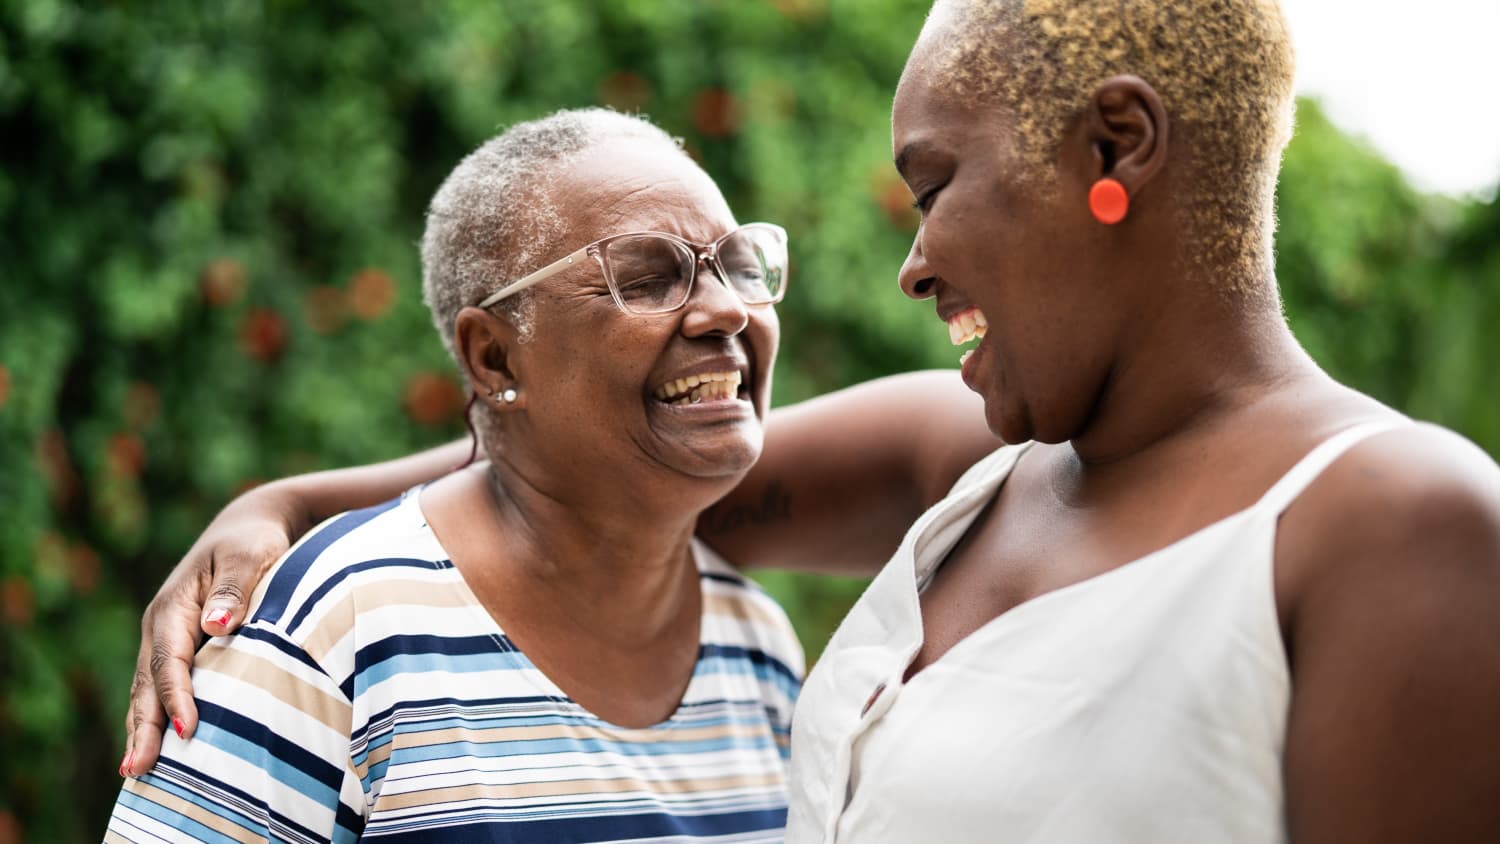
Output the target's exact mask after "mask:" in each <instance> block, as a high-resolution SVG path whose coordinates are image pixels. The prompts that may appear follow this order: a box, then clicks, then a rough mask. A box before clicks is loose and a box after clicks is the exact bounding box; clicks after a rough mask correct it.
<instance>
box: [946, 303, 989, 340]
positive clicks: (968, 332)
mask: <svg viewBox="0 0 1500 844" xmlns="http://www.w3.org/2000/svg"><path fill="white" fill-rule="evenodd" d="M989 324H990V323H989V320H987V319H985V317H984V312H983V311H981V310H979V309H978V308H967V309H965V310H964V311H963V312H962V313H960V314H958V315H957V316H954V317H953V318H952V319H950V320H948V339H949V340H950V341H951V342H952V343H953V345H955V346H962V345H963V344H965V343H967V342H969V341H970V340H973V339H974V338H975V337H981V338H982V337H984V335H985V332H986V331H988V330H989Z"/></svg>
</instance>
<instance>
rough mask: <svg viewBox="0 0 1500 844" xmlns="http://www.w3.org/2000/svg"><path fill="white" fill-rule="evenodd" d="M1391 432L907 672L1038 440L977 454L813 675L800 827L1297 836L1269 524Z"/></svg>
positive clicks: (934, 834)
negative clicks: (941, 576) (1327, 473)
mask: <svg viewBox="0 0 1500 844" xmlns="http://www.w3.org/2000/svg"><path fill="white" fill-rule="evenodd" d="M1390 427H1392V424H1391V423H1385V422H1381V423H1374V424H1369V425H1361V426H1357V427H1354V428H1351V429H1349V430H1346V431H1344V432H1342V433H1340V434H1338V435H1336V436H1334V437H1333V438H1331V439H1330V440H1328V441H1327V442H1324V443H1323V444H1322V445H1320V446H1318V447H1317V448H1316V449H1314V450H1313V451H1312V452H1311V453H1310V454H1308V455H1307V456H1306V457H1305V458H1303V459H1302V460H1301V462H1299V463H1298V464H1297V465H1296V466H1295V467H1293V468H1292V470H1291V471H1290V472H1288V473H1287V474H1286V475H1285V476H1284V477H1282V478H1281V480H1280V481H1278V482H1277V483H1276V484H1275V485H1274V486H1273V487H1272V488H1271V489H1270V491H1268V492H1267V493H1266V494H1265V496H1264V497H1262V498H1261V500H1260V501H1258V502H1257V503H1256V504H1255V505H1253V506H1252V507H1250V508H1249V509H1246V510H1242V511H1240V512H1238V513H1236V514H1234V515H1232V516H1229V517H1227V518H1225V519H1223V520H1221V521H1218V522H1215V523H1214V524H1212V525H1209V526H1208V527H1206V528H1204V529H1202V530H1200V531H1198V532H1196V533H1194V534H1191V535H1189V536H1187V537H1185V538H1184V539H1181V540H1179V541H1178V542H1175V543H1173V544H1172V545H1169V546H1167V547H1166V548H1163V549H1161V550H1159V551H1156V552H1154V553H1152V554H1148V555H1147V556H1145V557H1142V558H1140V559H1138V560H1134V561H1132V562H1130V563H1128V564H1126V565H1124V566H1121V567H1120V568H1117V569H1114V570H1111V571H1109V572H1107V573H1105V574H1102V575H1099V576H1097V577H1093V578H1090V579H1088V580H1084V581H1082V582H1079V583H1075V584H1072V585H1071V586H1067V587H1064V588H1062V589H1058V590H1056V591H1053V592H1048V593H1045V594H1043V595H1041V596H1039V597H1037V598H1034V599H1032V600H1030V601H1027V602H1025V603H1023V604H1021V605H1019V606H1017V607H1015V608H1014V609H1011V610H1009V611H1007V612H1005V613H1003V614H1002V615H1000V616H999V617H997V618H995V619H993V620H991V621H990V622H988V623H987V624H985V625H984V626H982V627H980V628H979V629H978V630H976V631H975V632H974V633H973V634H971V635H970V636H969V637H967V638H965V639H963V640H962V641H960V642H958V643H957V644H956V645H955V646H954V647H953V648H952V649H951V650H949V651H948V652H947V653H945V654H944V655H943V656H942V657H941V658H939V659H938V660H937V661H936V662H934V663H932V664H931V665H928V666H927V667H925V668H923V669H922V670H921V671H920V672H918V673H917V674H916V675H915V676H914V677H913V678H912V679H911V681H910V682H906V683H903V682H902V675H903V674H904V673H905V671H906V668H907V666H908V665H909V664H910V662H911V660H912V658H913V657H914V656H915V655H916V653H917V650H918V649H919V647H920V646H921V644H922V639H923V634H922V617H921V613H920V609H919V605H918V598H917V596H918V593H919V592H920V590H921V588H922V587H923V586H925V585H926V583H927V581H928V580H929V579H930V577H931V575H932V573H933V572H934V571H935V570H936V568H937V566H938V565H939V564H940V563H941V562H942V560H943V558H944V557H945V556H946V555H947V553H948V551H949V550H950V549H951V548H952V547H953V546H954V544H955V543H956V542H957V541H958V539H959V538H960V537H961V536H963V534H964V532H965V531H966V530H967V529H968V527H969V525H970V523H971V522H972V521H973V520H974V518H975V517H976V516H977V515H978V514H979V512H980V511H981V510H982V509H983V508H984V506H985V504H986V503H988V502H989V501H990V500H991V499H992V498H994V496H995V494H996V491H997V490H998V489H999V487H1000V484H1001V483H1003V482H1004V480H1005V478H1006V476H1007V475H1008V474H1009V473H1010V470H1011V468H1012V467H1013V466H1014V465H1015V463H1016V461H1017V459H1018V458H1019V457H1020V456H1021V454H1023V453H1024V452H1025V451H1026V449H1027V447H1028V446H1025V445H1022V446H1014V447H1008V448H1003V449H1000V450H999V451H997V452H995V453H994V454H992V455H990V456H989V457H987V458H985V459H984V460H982V461H980V462H979V463H978V464H976V465H975V466H974V467H973V468H972V469H970V470H969V471H968V472H967V473H966V474H965V475H964V477H963V478H961V479H960V480H959V482H958V484H957V485H955V486H954V488H953V491H952V492H951V493H950V494H949V495H948V497H947V498H946V499H944V500H943V501H942V502H940V503H939V504H938V505H937V506H935V507H933V508H932V509H931V510H929V511H928V512H927V513H926V514H925V515H923V516H922V518H921V519H919V520H918V521H917V523H916V524H914V525H913V526H912V528H911V530H910V531H908V533H907V535H906V539H905V540H904V541H903V542H902V544H901V547H900V549H899V550H897V552H896V555H895V557H894V558H893V559H892V560H891V562H890V563H889V564H887V566H886V567H885V569H884V570H883V571H882V572H881V573H880V575H879V576H878V577H876V578H875V580H874V582H872V583H871V584H870V587H869V589H868V591H866V592H865V594H864V596H863V597H861V598H860V600H859V602H858V603H857V604H855V606H854V609H853V610H852V611H851V612H850V613H849V617H848V618H846V619H845V620H844V622H843V624H842V625H841V626H840V627H839V630H838V632H837V633H835V634H834V637H833V640H832V641H831V642H830V643H829V645H828V650H827V651H826V652H824V654H823V657H822V658H821V659H820V660H819V661H818V663H817V666H816V667H815V668H814V669H813V671H812V673H811V674H810V675H809V676H808V678H807V682H806V685H805V687H804V689H803V692H802V698H801V700H800V701H798V704H797V711H796V714H795V716H794V718H793V723H792V782H791V792H792V798H791V800H792V802H791V809H790V815H789V818H788V827H787V841H788V842H790V844H811V842H824V844H834V842H837V843H838V844H870V842H901V844H916V842H936V843H937V844H964V842H978V841H985V842H1007V844H1012V843H1015V844H1019V842H1027V844H1030V843H1031V842H1038V843H1040V842H1046V844H1071V842H1079V844H1094V842H1131V844H1135V842H1140V844H1146V843H1147V842H1150V844H1167V843H1168V842H1191V843H1192V844H1201V842H1256V844H1260V842H1283V841H1286V840H1287V833H1286V828H1285V821H1284V810H1283V793H1282V770H1281V763H1282V750H1283V745H1284V740H1285V734H1286V720H1287V709H1288V704H1289V701H1290V696H1291V678H1290V674H1289V671H1288V667H1287V662H1286V657H1285V651H1284V650H1283V647H1282V641H1281V630H1280V626H1279V623H1278V619H1277V612H1276V600H1275V594H1274V589H1273V582H1272V559H1273V556H1274V544H1275V538H1276V522H1277V517H1278V516H1279V515H1280V514H1281V512H1282V510H1284V509H1285V508H1286V506H1287V505H1288V504H1289V503H1290V502H1291V501H1292V500H1293V499H1294V498H1296V496H1297V495H1298V494H1299V493H1300V492H1301V491H1302V490H1303V489H1304V488H1305V487H1306V486H1307V484H1308V483H1309V482H1310V481H1312V479H1313V478H1315V477H1316V476H1317V475H1318V474H1319V473H1320V472H1321V471H1322V470H1323V469H1324V468H1325V467H1326V466H1328V464H1330V463H1331V462H1333V460H1334V459H1335V458H1337V457H1338V456H1339V455H1340V454H1342V453H1343V452H1344V451H1345V450H1346V449H1348V448H1349V447H1350V446H1352V445H1354V444H1355V443H1356V442H1358V441H1360V440H1361V439H1364V438H1365V437H1367V436H1369V435H1371V434H1374V433H1377V432H1378V431H1382V430H1386V429H1388V428H1390Z"/></svg>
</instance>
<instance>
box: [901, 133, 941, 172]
mask: <svg viewBox="0 0 1500 844" xmlns="http://www.w3.org/2000/svg"><path fill="white" fill-rule="evenodd" d="M931 146H932V144H931V143H929V142H928V141H927V140H926V139H924V138H918V139H917V140H915V141H912V142H910V143H908V144H907V145H906V146H903V147H902V148H901V151H900V152H898V153H896V158H895V159H894V160H895V162H896V172H898V173H900V174H901V177H902V178H906V176H907V172H906V169H907V168H908V167H910V166H911V160H912V159H913V158H915V157H917V156H919V155H921V154H922V153H924V152H926V151H927V150H928V148H929V147H931Z"/></svg>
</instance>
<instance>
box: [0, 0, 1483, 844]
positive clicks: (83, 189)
mask: <svg viewBox="0 0 1500 844" xmlns="http://www.w3.org/2000/svg"><path fill="white" fill-rule="evenodd" d="M925 7H926V2H925V0H753V1H752V0H733V1H732V0H665V2H651V3H647V2H640V0H597V2H552V3H532V2H526V0H500V2H494V3H489V4H474V3H465V2H458V0H453V1H452V2H446V3H430V4H389V3H377V2H373V0H335V2H328V3H321V4H308V3H300V2H287V0H226V1H225V2H222V3H217V4H213V5H212V6H204V5H203V4H197V3H188V2H184V0H163V2H159V3H154V4H152V5H151V6H150V8H149V9H146V8H144V7H131V6H129V5H128V4H108V5H102V4H82V3H73V2H68V1H67V0H28V1H27V2H24V3H23V2H7V3H0V223H3V225H0V506H3V508H4V513H5V517H4V519H3V520H0V747H3V748H4V750H5V752H4V754H3V755H0V844H5V843H6V842H9V841H13V840H17V839H19V837H20V836H21V835H22V834H23V833H22V832H21V830H22V829H24V830H26V831H27V832H26V833H25V834H27V835H29V837H30V839H31V840H35V841H72V840H86V839H94V838H97V835H98V832H99V830H100V828H101V827H102V823H103V819H104V817H105V815H106V814H107V812H108V809H109V806H110V805H111V804H112V802H113V800H114V796H115V793H116V790H117V788H118V780H117V778H116V776H115V774H114V770H115V767H116V765H117V762H118V758H119V751H120V748H121V747H122V744H123V737H122V732H121V730H120V716H121V715H122V714H123V704H124V701H125V695H126V690H127V688H128V684H129V678H130V672H131V669H132V666H133V662H134V651H135V645H136V638H137V635H138V631H137V620H138V617H139V612H140V608H141V607H142V605H143V604H144V603H145V601H146V600H147V599H148V598H149V597H150V595H151V594H153V593H154V591H155V588H156V585H157V584H158V583H159V582H160V579H161V577H162V576H163V575H164V573H165V571H166V570H167V568H168V567H169V566H170V565H172V564H173V563H174V562H175V561H176V560H177V559H178V557H179V556H180V554H181V553H182V552H183V551H184V549H186V548H187V547H188V545H189V543H190V542H191V541H192V539H193V538H194V536H195V535H196V533H197V531H198V530H199V529H200V528H201V527H202V526H203V525H204V524H205V523H206V522H207V521H208V519H209V518H210V517H211V516H212V514H213V513H214V511H215V510H216V509H217V508H218V507H219V506H221V505H222V504H223V503H224V502H225V501H226V500H227V499H228V498H229V497H231V496H232V495H233V494H235V493H236V492H237V491H239V490H242V489H244V488H246V487H248V486H250V485H252V484H254V483H256V482H257V481H259V480H261V479H264V478H269V477H274V476H278V475H283V474H286V473H290V472H300V471H305V470H309V469H314V468H319V467H325V466H333V465H344V464H350V463H361V462H368V461H371V460H376V459H380V458H386V457H391V456H394V455H398V454H402V453H406V452H408V451H411V450H413V449H416V448H419V447H423V446H426V445H430V444H433V443H436V442H439V441H442V440H446V439H451V438H454V437H456V436H458V435H459V434H460V433H461V430H462V427H461V425H460V424H459V421H458V418H459V417H458V414H459V408H460V406H461V404H462V400H463V395H462V393H461V392H460V390H459V387H458V383H457V381H456V380H455V379H454V377H453V375H452V373H451V365H450V363H449V361H448V360H447V358H446V356H445V355H444V353H443V351H442V348H441V346H440V344H439V343H437V342H436V340H435V338H434V337H433V333H432V328H431V325H430V323H429V321H428V318H427V315H426V312H425V309H424V308H423V306H422V304H421V301H420V295H419V286H420V284H419V278H420V271H419V268H418V266H417V256H416V250H415V248H414V246H413V244H414V242H415V241H416V240H417V238H418V237H419V236H420V231H421V224H422V212H423V209H424V208H425V205H426V202H427V199H428V198H429V197H430V196H431V194H432V192H433V191H434V190H435V189H436V187H437V185H438V183H439V182H440V180H441V179H442V177H443V176H444V175H445V174H446V173H447V171H448V170H449V169H450V168H451V167H452V166H453V165H454V164H455V163H456V162H457V161H458V159H459V158H460V157H461V156H462V155H464V154H465V153H466V152H467V151H468V150H470V149H472V148H473V147H474V146H476V145H478V144H479V143H480V142H482V141H483V140H484V139H485V138H487V137H489V136H490V135H492V134H493V133H494V132H495V131H496V130H497V129H498V128H500V127H502V126H504V125H506V124H509V123H511V122H514V121H516V120H520V119H524V118H529V117H533V116H537V115H539V114H542V113H545V112H547V111H549V110H552V109H555V108H561V107H571V106H581V105H588V104H595V103H602V104H607V105H613V106H615V107H618V108H622V109H634V110H642V111H644V112H646V113H648V114H650V115H651V116H652V117H653V119H655V120H657V121H658V122H659V123H661V124H662V125H663V126H665V127H666V128H667V129H668V130H669V131H671V132H673V133H674V134H678V135H681V136H682V137H683V138H684V139H685V141H686V144H687V148H688V149H689V150H690V151H691V152H692V154H693V155H695V156H697V157H698V158H699V160H701V161H702V162H703V163H704V165H705V167H706V168H707V169H708V170H709V172H710V173H712V174H713V175H714V176H715V178H717V179H718V180H719V182H720V184H721V185H722V186H723V187H724V190H725V193H726V195H727V196H728V197H729V199H730V201H731V203H732V205H733V206H734V207H735V208H736V210H737V211H738V213H739V215H740V217H741V218H742V219H747V220H748V219H768V220H774V221H777V222H780V223H782V224H784V225H786V226H787V228H788V229H789V230H790V231H791V232H792V234H793V252H794V279H793V282H792V283H793V287H792V289H791V298H790V299H789V300H788V302H787V303H786V304H785V305H784V306H783V308H782V320H783V325H784V344H783V350H782V355H781V367H780V370H779V372H778V374H777V384H776V396H777V399H778V401H782V402H785V401H792V400H795V399H798V398H803V397H806V396H809V395H813V394H816V393H818V392H822V391H825V390H828V389H832V388H834V387H838V386H842V385H844V384H848V383H851V382H853V381H856V380H860V379H864V378H868V377H872V376H876V375H880V374H884V373H887V372H892V371H897V370H903V369H910V368H915V367H925V366H951V365H953V364H954V363H955V361H954V360H953V350H952V349H951V347H950V346H949V345H948V343H947V339H946V334H945V332H944V331H943V330H942V328H941V326H940V325H938V324H937V323H936V322H934V321H933V320H932V318H931V312H930V311H929V310H927V309H925V308H921V307H915V306H912V305H911V304H910V303H909V302H907V301H905V300H903V299H902V297H901V296H899V295H898V294H897V292H896V288H895V285H894V273H895V268H896V267H898V266H899V265H900V262H901V260H902V258H903V257H904V255H905V253H906V249H907V246H908V244H909V242H910V236H911V233H912V231H913V230H914V223H915V219H914V215H913V214H912V211H911V209H910V206H909V202H910V197H909V196H908V195H907V193H906V191H905V189H904V188H903V187H902V186H901V184H900V182H899V180H898V179H896V177H895V174H894V173H893V171H892V169H891V167H890V165H889V138H888V132H889V129H888V126H889V124H888V107H889V104H890V96H891V92H892V91H893V90H894V85H895V81H896V79H897V77H898V75H899V72H900V69H901V66H902V63H903V62H904V60H905V55H906V51H907V49H908V47H909V46H910V44H911V42H912V40H913V39H914V38H915V35H916V33H917V31H918V29H919V27H920V23H921V19H922V16H923V14H924V13H925ZM1281 203H1282V213H1281V219H1282V225H1281V235H1280V241H1279V248H1280V255H1281V273H1282V280H1283V283H1284V286H1285V290H1286V300H1287V307H1288V310H1289V312H1290V314H1291V316H1292V319H1293V323H1294V326H1295V327H1296V328H1297V330H1298V333H1299V335H1300V336H1301V337H1302V338H1303V340H1304V342H1305V343H1306V344H1307V345H1308V347H1309V349H1311V350H1312V351H1313V353H1314V355H1315V356H1316V357H1317V358H1318V359H1319V360H1320V361H1322V362H1323V363H1324V364H1325V365H1326V366H1327V367H1328V368H1329V369H1330V370H1332V371H1333V372H1334V373H1335V374H1337V375H1339V376H1340V377H1343V378H1345V379H1346V380H1348V381H1349V382H1351V383H1353V384H1354V385H1356V386H1358V387H1361V388H1363V389H1366V390H1369V391H1370V392H1372V393H1374V394H1375V395H1377V396H1379V397H1381V398H1383V399H1385V400H1387V401H1389V402H1391V403H1393V404H1395V405H1396V406H1398V407H1401V408H1405V409H1407V410H1409V411H1411V412H1413V413H1416V414H1418V415H1422V416H1426V417H1429V418H1433V419H1436V420H1438V421H1441V422H1443V423H1445V424H1449V425H1452V426H1453V427H1456V428H1458V429H1459V430H1461V431H1464V432H1465V433H1467V434H1469V435H1470V436H1472V437H1474V438H1475V439H1477V440H1479V441H1480V442H1481V444H1483V445H1484V446H1486V447H1487V448H1488V449H1490V451H1491V452H1492V453H1494V452H1495V451H1496V450H1497V449H1500V406H1497V404H1496V402H1494V400H1493V399H1492V398H1491V397H1492V396H1494V395H1495V393H1496V390H1495V388H1496V387H1497V386H1500V385H1497V384H1496V379H1497V377H1500V376H1497V375H1496V372H1497V371H1500V367H1497V366H1496V364H1497V363H1500V360H1497V356H1496V353H1495V351H1494V348H1495V347H1494V344H1493V343H1492V342H1491V341H1489V339H1488V337H1487V336H1486V331H1487V330H1488V329H1490V328H1493V327H1495V326H1497V325H1500V247H1497V246H1496V243H1497V238H1496V234H1497V233H1500V207H1497V205H1496V204H1495V203H1494V202H1491V203H1489V204H1477V203H1461V202H1457V201H1452V200H1444V199H1435V198H1432V197H1425V196H1421V195H1418V194H1416V193H1415V192H1413V191H1412V190H1411V189H1410V188H1409V187H1407V186H1406V184H1405V183H1404V181H1403V180H1402V179H1401V177H1400V175H1399V173H1397V172H1396V171H1395V170H1394V169H1393V168H1392V167H1391V166H1390V165H1388V164H1386V163H1385V162H1383V161H1382V160H1380V159H1379V158H1378V156H1376V155H1375V154H1374V153H1372V152H1371V151H1369V149H1368V148H1367V147H1365V146H1364V145H1363V144H1361V143H1358V142H1356V141H1353V140H1351V139H1349V138H1348V137H1346V136H1344V135H1343V134H1341V133H1339V132H1338V131H1337V130H1336V129H1334V128H1333V127H1332V126H1330V125H1329V124H1328V123H1327V121H1326V120H1324V119H1323V118H1322V116H1321V113H1320V112H1319V110H1318V109H1317V108H1316V105H1315V104H1307V105H1305V106H1304V108H1303V110H1302V114H1301V122H1300V128H1299V136H1298V139H1297V140H1296V141H1295V142H1294V144H1293V147H1292V150H1291V151H1290V152H1289V154H1288V156H1287V162H1286V170H1285V175H1284V178H1283V181H1282V187H1281ZM763 580H764V582H765V583H767V585H768V586H769V587H770V588H771V589H772V590H773V591H774V592H775V593H776V594H777V595H778V597H780V598H781V599H782V600H783V601H784V602H785V603H786V605H787V607H788V609H789V611H790V612H791V613H792V616H793V618H794V620H795V621H796V622H797V624H798V628H799V632H800V633H801V634H802V636H803V638H804V643H805V644H806V645H807V647H808V651H809V655H810V656H813V655H815V654H816V653H817V652H818V651H819V650H820V649H821V645H822V643H823V642H824V641H826V638H827V636H828V634H829V633H830V632H831V630H832V628H833V625H834V624H836V623H837V621H838V619H839V618H840V617H841V616H842V614H843V612H844V610H845V608H846V607H847V606H848V604H849V603H850V602H851V601H852V600H853V598H854V597H855V596H856V595H857V594H858V591H859V589H860V588H861V584H860V582H858V581H853V580H833V579H822V580H819V579H813V578H802V577H797V576H794V575H784V574H771V575H766V576H765V577H764V578H763Z"/></svg>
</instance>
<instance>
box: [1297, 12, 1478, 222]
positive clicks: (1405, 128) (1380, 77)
mask: <svg viewBox="0 0 1500 844" xmlns="http://www.w3.org/2000/svg"><path fill="white" fill-rule="evenodd" d="M1281 2H1282V9H1283V10H1285V12H1286V15H1287V18H1288V19H1289V20H1290V22H1291V26H1292V35H1293V37H1294V38H1295V40H1296V44H1297V87H1298V91H1299V92H1301V93H1303V94H1312V95H1316V96H1318V97H1319V98H1320V99H1321V100H1322V101H1323V103H1324V105H1325V106H1326V108H1327V111H1328V114H1329V116H1330V117H1331V118H1332V119H1333V121H1334V122H1335V123H1337V124H1338V125H1339V126H1340V127H1341V128H1343V129H1345V130H1347V131H1350V132H1353V133H1355V134H1359V135H1363V136H1365V137H1366V138H1368V139H1369V140H1370V142H1371V143H1372V144H1374V146H1375V148H1376V149H1378V150H1380V152H1381V153H1382V154H1384V155H1385V156H1386V157H1387V158H1389V159H1390V160H1392V161H1394V162H1395V163H1396V164H1397V165H1399V166H1400V167H1401V169H1402V170H1404V171H1405V172H1406V173H1407V175H1408V176H1409V177H1410V178H1411V181H1412V184H1414V185H1415V186H1417V187H1418V188H1420V189H1422V190H1428V191H1441V192H1444V193H1451V194H1469V195H1477V196H1481V197H1487V196H1489V195H1491V193H1492V191H1493V190H1494V189H1495V186H1496V184H1497V183H1500V103H1497V102H1496V100H1497V95H1500V44H1497V40H1500V0H1421V2H1413V1H1412V0H1281Z"/></svg>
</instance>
